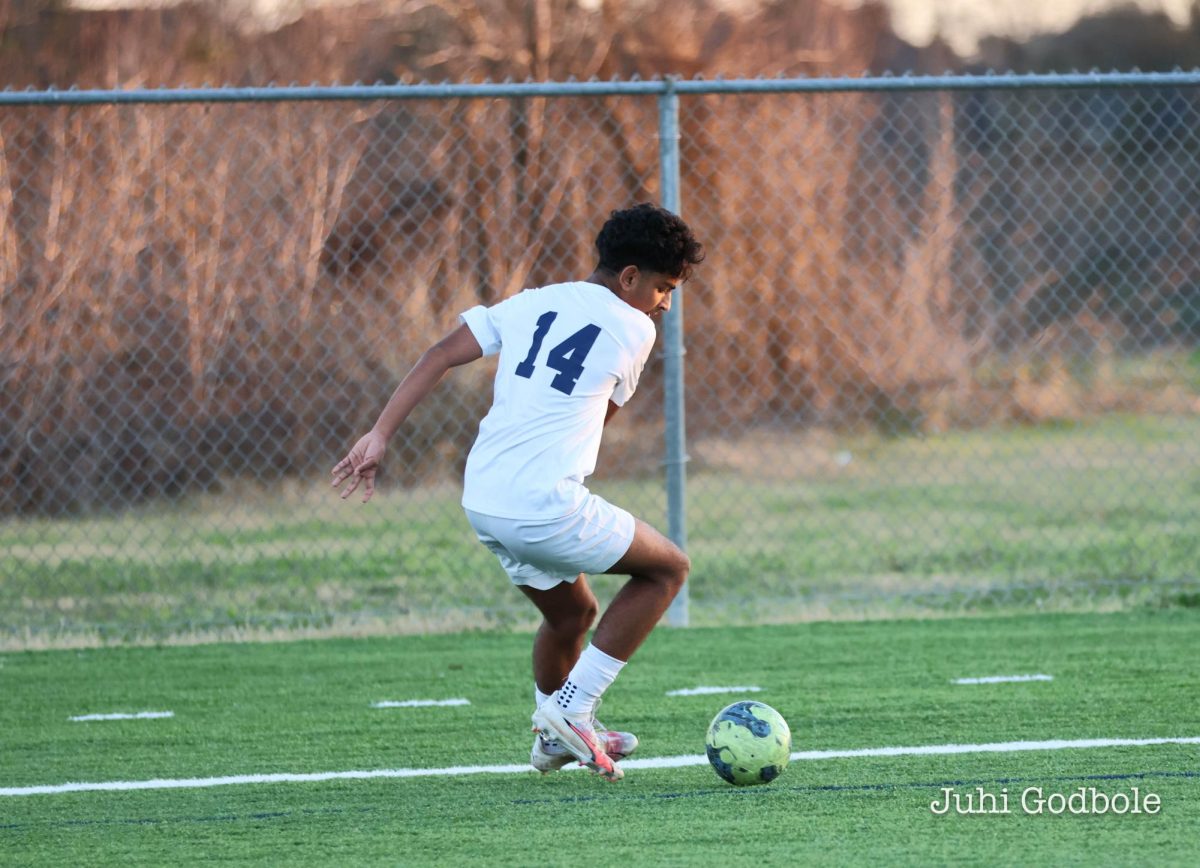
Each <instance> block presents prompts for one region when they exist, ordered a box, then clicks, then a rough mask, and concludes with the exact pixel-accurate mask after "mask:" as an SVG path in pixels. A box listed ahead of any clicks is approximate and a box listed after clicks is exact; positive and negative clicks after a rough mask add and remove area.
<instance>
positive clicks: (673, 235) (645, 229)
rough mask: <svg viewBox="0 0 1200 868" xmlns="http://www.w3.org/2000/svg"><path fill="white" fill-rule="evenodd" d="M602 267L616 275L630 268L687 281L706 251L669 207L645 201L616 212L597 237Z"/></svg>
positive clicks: (600, 266) (611, 215) (597, 248)
mask: <svg viewBox="0 0 1200 868" xmlns="http://www.w3.org/2000/svg"><path fill="white" fill-rule="evenodd" d="M596 250H597V251H599V253H600V264H599V266H598V267H599V268H602V269H604V270H606V271H611V272H613V273H614V274H615V273H617V272H619V271H620V270H621V269H622V268H624V267H625V266H627V265H636V266H637V267H638V268H640V269H642V270H643V271H657V272H660V273H661V274H669V275H671V276H672V277H677V278H679V279H680V280H681V281H683V280H687V278H688V277H689V276H691V273H692V266H694V265H698V264H699V263H700V262H701V261H702V260H703V259H704V248H703V247H702V246H701V244H700V242H699V241H697V240H696V238H695V236H693V235H692V230H691V229H689V228H688V225H687V224H686V223H684V222H683V220H682V219H680V218H679V217H678V216H677V215H675V214H672V213H671V212H670V211H668V210H666V209H665V208H660V207H658V206H657V205H653V204H651V203H649V202H643V203H641V204H640V205H635V206H633V207H632V208H625V209H624V210H621V211H613V212H612V214H610V215H609V218H608V220H607V221H606V222H605V224H604V225H603V226H602V227H601V228H600V234H599V235H597V236H596Z"/></svg>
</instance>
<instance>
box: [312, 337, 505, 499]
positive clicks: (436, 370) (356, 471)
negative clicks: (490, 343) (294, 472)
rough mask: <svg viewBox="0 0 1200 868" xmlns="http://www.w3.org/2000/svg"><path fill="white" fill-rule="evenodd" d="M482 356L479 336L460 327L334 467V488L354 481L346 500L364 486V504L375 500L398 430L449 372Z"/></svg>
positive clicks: (429, 353)
mask: <svg viewBox="0 0 1200 868" xmlns="http://www.w3.org/2000/svg"><path fill="white" fill-rule="evenodd" d="M482 355H483V350H482V349H480V347H479V342H478V341H477V340H475V335H473V334H472V333H471V330H470V329H469V328H467V327H466V326H465V325H460V326H459V327H458V328H456V329H455V330H454V331H452V332H450V334H448V335H446V337H444V338H442V339H441V340H440V341H438V342H437V343H436V344H434V345H433V346H431V347H430V348H429V349H427V350H426V351H425V352H424V353H423V354H422V355H421V358H419V359H417V363H416V364H415V365H413V367H412V370H411V371H409V372H408V374H406V375H405V377H404V379H403V380H401V381H400V385H398V386H397V387H396V391H395V392H393V393H392V397H391V398H389V399H388V402H387V404H386V405H385V406H384V408H383V412H382V413H380V414H379V419H378V420H376V422H375V426H374V427H373V428H372V429H371V430H370V431H369V432H367V433H366V434H364V435H363V436H362V437H361V438H360V439H359V441H358V442H357V443H355V444H354V448H353V449H351V450H350V453H349V454H348V455H347V456H346V457H345V458H343V459H342V460H341V461H339V462H338V463H337V464H336V465H334V468H333V487H334V488H336V487H337V486H339V485H341V484H342V483H343V482H345V481H346V480H349V481H350V482H349V484H348V485H347V486H346V487H345V489H343V491H342V497H343V498H346V497H349V496H350V494H351V493H352V492H353V491H354V490H355V489H356V488H358V484H359V483H360V482H362V483H365V485H364V487H363V503H366V502H367V501H368V500H370V499H371V495H372V494H374V493H375V473H376V471H377V470H378V469H379V464H380V462H381V461H382V460H383V453H384V452H385V451H386V449H387V441H388V440H389V439H391V436H392V435H393V434H395V433H396V429H397V428H399V427H400V426H401V425H402V424H404V420H405V419H407V418H408V414H409V413H411V412H412V411H413V408H414V407H416V406H417V405H418V404H419V403H421V401H422V400H423V399H424V398H425V396H426V395H428V394H429V393H430V392H432V391H433V389H434V387H435V386H436V385H437V384H438V383H439V382H440V381H441V379H442V377H444V376H445V375H446V372H447V371H448V370H450V369H451V368H456V367H458V366H459V365H465V364H467V363H468V362H473V361H475V360H476V359H478V358H480V357H481V356H482Z"/></svg>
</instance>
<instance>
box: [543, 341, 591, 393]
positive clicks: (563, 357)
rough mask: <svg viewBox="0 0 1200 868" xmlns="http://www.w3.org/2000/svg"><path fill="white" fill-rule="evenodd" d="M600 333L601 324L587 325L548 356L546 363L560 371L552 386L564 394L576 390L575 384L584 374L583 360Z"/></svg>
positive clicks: (552, 381) (551, 383) (551, 382)
mask: <svg viewBox="0 0 1200 868" xmlns="http://www.w3.org/2000/svg"><path fill="white" fill-rule="evenodd" d="M599 334H600V326H598V325H585V326H584V327H583V328H581V329H580V330H579V331H577V332H575V334H573V335H571V336H570V337H569V338H567V339H566V340H565V341H563V342H562V343H561V344H559V345H558V346H556V347H554V349H552V350H550V355H549V356H547V357H546V364H547V365H549V366H550V367H552V368H554V370H556V371H558V376H557V377H555V378H554V379H553V380H551V381H550V388H552V389H558V391H560V392H562V393H563V394H564V395H569V394H571V393H572V392H574V391H575V384H576V383H578V382H579V378H580V376H582V375H583V360H584V359H586V358H587V355H588V353H590V352H591V351H592V345H593V344H595V343H596V338H597V337H598V336H599Z"/></svg>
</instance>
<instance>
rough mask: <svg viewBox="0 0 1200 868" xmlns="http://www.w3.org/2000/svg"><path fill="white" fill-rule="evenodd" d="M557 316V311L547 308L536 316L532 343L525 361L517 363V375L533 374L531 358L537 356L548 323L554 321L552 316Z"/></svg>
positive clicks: (526, 377) (547, 328)
mask: <svg viewBox="0 0 1200 868" xmlns="http://www.w3.org/2000/svg"><path fill="white" fill-rule="evenodd" d="M556 316H558V311H556V310H548V311H546V312H545V313H544V314H542V315H541V316H540V317H538V321H537V328H536V329H534V331H533V344H532V345H531V346H530V347H529V355H527V356H526V357H525V361H523V362H521V364H519V365H517V376H518V377H524V378H525V379H527V380H528V379H529V378H530V377H532V376H533V360H534V359H536V358H537V354H538V350H540V349H541V348H542V341H543V340H545V339H546V332H548V331H550V323H552V322H554V318H555V317H556Z"/></svg>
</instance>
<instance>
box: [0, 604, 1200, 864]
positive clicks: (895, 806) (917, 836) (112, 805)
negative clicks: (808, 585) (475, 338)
mask: <svg viewBox="0 0 1200 868" xmlns="http://www.w3.org/2000/svg"><path fill="white" fill-rule="evenodd" d="M1198 635H1200V612H1197V611H1196V610H1194V609H1185V608H1174V609H1168V610H1162V611H1139V612H1132V613H1117V614H1085V615H1075V614H1042V615H1036V616H1028V617H1007V618H970V619H940V620H931V621H903V620H896V621H880V622H864V623H823V624H804V625H791V626H787V625H781V626H764V627H753V628H741V627H723V628H693V629H688V630H669V629H660V630H658V631H656V632H655V634H654V635H653V636H652V637H651V639H650V641H649V642H648V643H647V645H646V646H645V647H644V648H643V649H642V651H641V652H640V653H639V655H638V657H636V658H635V659H634V661H633V663H632V664H631V665H630V666H629V667H628V668H627V669H626V671H625V673H624V674H623V675H622V677H621V678H620V679H619V680H618V682H617V684H616V685H615V686H614V687H613V689H612V690H611V691H610V692H609V696H608V698H607V700H606V705H605V708H604V712H605V714H604V715H603V716H602V719H605V720H606V721H607V722H608V723H610V724H611V725H620V726H622V727H628V728H630V729H633V730H634V731H635V732H637V733H638V734H639V735H640V736H641V738H642V747H641V749H640V750H639V752H638V755H637V756H638V757H639V758H641V759H643V760H644V759H648V758H672V757H682V758H685V759H684V760H683V761H686V758H689V757H698V756H699V755H700V754H701V753H702V751H703V740H704V732H705V728H706V725H707V723H708V721H709V719H710V718H711V717H712V715H713V714H714V713H715V712H716V711H717V710H718V709H719V708H720V707H722V706H723V705H724V704H726V703H727V702H731V701H733V700H734V699H736V698H745V697H746V696H749V694H738V695H735V694H728V695H706V696H678V697H668V696H666V695H665V694H666V693H667V691H670V690H677V689H682V688H694V687H698V686H733V685H738V686H743V687H750V686H758V687H761V688H762V691H761V692H759V693H755V694H753V695H752V696H753V698H756V699H759V700H761V701H764V702H767V703H769V704H771V705H772V706H774V707H776V708H777V709H778V710H779V711H781V712H782V713H783V714H784V715H785V717H787V719H788V720H789V721H790V723H791V726H792V729H793V733H794V744H793V748H794V749H795V750H797V751H816V752H830V751H848V750H862V749H874V748H883V747H897V746H899V747H915V746H932V748H931V749H932V752H931V753H929V754H926V755H898V756H882V755H860V756H850V757H845V756H843V757H840V758H837V757H830V756H827V755H823V754H818V755H817V756H816V757H815V758H808V759H796V760H793V762H792V763H791V765H790V766H789V768H788V769H787V771H786V772H785V773H784V775H783V776H782V777H781V778H779V779H778V780H777V781H775V782H774V783H772V784H770V785H768V786H765V787H759V788H753V789H734V788H732V787H730V786H728V785H726V784H724V783H723V782H721V781H720V780H719V779H718V778H717V777H716V776H715V775H714V774H713V773H712V771H711V770H710V769H709V768H708V767H707V766H706V765H703V764H694V765H682V766H680V767H668V768H646V767H641V766H639V765H638V764H637V763H634V762H633V761H632V760H630V761H627V776H626V779H625V780H624V781H622V782H620V783H617V784H608V783H605V782H602V781H600V780H598V779H596V778H594V777H592V776H591V775H588V774H586V773H584V772H581V771H569V772H560V773H558V774H555V775H552V776H548V777H545V778H543V777H540V776H539V775H537V774H536V773H534V772H532V771H517V770H509V769H504V768H501V769H499V770H494V771H483V772H480V773H474V774H466V773H461V772H459V773H455V772H440V771H438V770H442V769H446V768H449V767H462V766H485V767H493V766H497V767H504V766H517V767H519V766H520V765H521V764H522V763H523V762H524V761H525V760H526V758H527V756H528V749H529V743H530V736H529V734H528V732H527V730H526V726H527V721H528V714H529V711H530V710H531V709H530V705H531V697H530V692H531V688H530V683H529V675H528V653H529V640H530V637H529V636H528V635H526V634H522V633H514V632H509V633H501V632H483V633H480V632H473V633H456V634H443V635H436V636H422V637H399V638H362V639H335V640H324V641H309V642H294V643H274V644H222V645H205V646H197V647H178V646H176V647H160V648H151V647H143V648H106V649H86V650H59V651H34V652H13V653H4V654H0V696H2V697H3V701H2V702H0V733H2V735H0V739H2V746H3V749H2V750H0V793H3V794H2V795H0V862H2V863H3V864H13V865H65V864H72V865H74V864H88V865H108V864H112V865H128V864H159V865H179V864H195V863H200V862H209V861H211V862H217V861H221V862H229V863H235V864H238V863H240V864H258V865H261V864H336V865H351V864H381V863H382V864H403V865H435V864H436V865H459V864H481V865H493V864H511V865H527V864H549V865H615V864H621V865H626V866H628V865H713V864H723V865H762V864H805V863H814V864H868V863H871V864H884V865H887V864H914V865H917V864H919V865H927V864H946V863H955V864H958V863H967V864H972V863H974V864H1037V865H1042V864H1078V863H1083V862H1086V863H1088V864H1095V865H1107V864H1112V865H1119V864H1131V863H1145V862H1152V863H1154V864H1164V865H1169V864H1178V865H1185V864H1194V863H1195V860H1196V857H1197V843H1196V842H1197V841H1198V840H1200V743H1197V742H1195V741H1193V743H1190V744H1173V743H1172V744H1157V745H1141V746H1133V745H1125V746H1109V747H1067V748H1062V749H1040V750H1033V749H1018V750H1006V751H1004V752H986V751H984V750H983V748H982V746H985V745H996V744H1003V743H1009V742H1018V741H1022V742H1053V741H1068V742H1070V741H1074V740H1086V739H1127V740H1145V739H1156V738H1157V739H1193V740H1195V739H1196V738H1197V737H1200V704H1198V703H1197V701H1196V700H1197V684H1198V681H1197V678H1196V672H1195V665H1196V648H1197V642H1196V637H1197V636H1198ZM1015 674H1044V675H1049V676H1051V677H1052V679H1053V680H1050V681H1036V682H1026V683H1000V684H976V685H959V684H954V683H952V681H953V680H954V679H957V678H962V677H981V676H997V675H1015ZM409 699H427V700H447V699H465V700H467V701H468V702H469V703H470V704H469V705H457V706H446V707H441V706H437V707H410V708H386V709H383V708H373V707H372V703H375V702H379V701H388V700H391V701H400V700H409ZM138 711H160V712H165V711H170V712H173V716H172V717H170V718H162V719H145V720H117V721H93V722H72V721H70V720H69V718H70V717H72V716H78V715H84V714H98V713H114V712H126V713H132V712H138ZM951 744H958V745H968V746H973V747H971V748H970V749H968V750H967V752H963V753H947V752H945V749H944V748H941V747H938V746H944V745H951ZM1042 747H1043V748H1048V747H1052V745H1050V746H1048V745H1042ZM404 769H408V770H425V771H426V772H428V774H426V775H424V776H420V777H401V776H396V775H398V774H399V773H398V772H392V773H391V774H392V776H385V777H375V778H354V777H347V776H345V775H336V776H334V777H331V778H330V779H327V780H305V781H280V782H275V783H270V782H260V783H252V782H249V781H245V782H243V781H239V780H237V778H236V776H253V775H270V774H297V775H303V774H313V773H322V772H328V773H344V772H347V771H354V770H357V771H371V770H404ZM225 776H234V781H232V782H229V783H226V784H224V785H220V786H207V787H202V786H198V785H197V783H196V782H195V781H193V782H192V783H186V782H185V783H184V784H183V785H181V786H176V787H175V788H152V789H133V790H88V791H81V792H43V793H40V794H31V793H30V792H29V790H28V788H31V787H39V786H50V787H53V786H56V785H62V784H65V783H67V782H91V783H103V782H142V781H148V780H152V779H162V780H164V781H178V780H181V779H201V782H203V779H210V778H214V777H225ZM944 786H950V787H953V788H957V789H958V790H959V791H960V792H974V791H975V788H976V787H983V788H984V789H985V790H986V791H988V792H993V793H997V794H998V793H1000V792H1001V791H1002V790H1004V789H1007V790H1008V792H1009V793H1010V799H1011V807H1012V813H1011V814H1007V815H986V816H959V815H948V816H941V817H939V816H934V815H933V813H932V812H931V810H930V803H931V802H934V801H937V800H939V798H940V794H941V788H942V787H944ZM1090 786H1094V787H1096V788H1097V789H1099V790H1100V791H1101V792H1105V793H1107V794H1115V793H1126V794H1128V793H1131V792H1132V788H1133V787H1137V788H1139V790H1140V793H1141V794H1142V795H1143V796H1144V795H1145V794H1147V793H1153V794H1155V795H1156V796H1157V797H1158V798H1159V799H1160V800H1161V811H1160V812H1159V813H1157V814H1153V815H1149V814H1143V815H1138V816H1134V815H1122V816H1115V815H1097V816H1071V815H1070V814H1066V815H1062V816H1047V815H1040V816H1038V815H1029V814H1025V813H1023V812H1022V810H1021V807H1020V804H1019V796H1020V794H1021V793H1022V792H1023V791H1025V790H1026V789H1028V788H1031V787H1041V788H1042V789H1043V792H1044V794H1047V795H1048V794H1050V793H1055V792H1061V793H1066V794H1069V793H1070V792H1072V791H1074V790H1076V789H1077V788H1079V787H1090Z"/></svg>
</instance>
